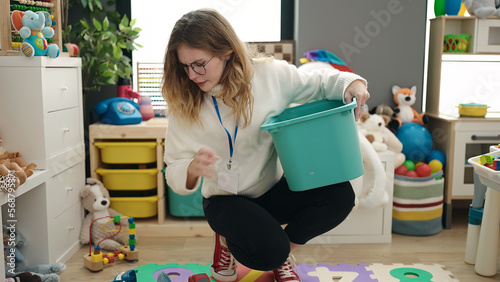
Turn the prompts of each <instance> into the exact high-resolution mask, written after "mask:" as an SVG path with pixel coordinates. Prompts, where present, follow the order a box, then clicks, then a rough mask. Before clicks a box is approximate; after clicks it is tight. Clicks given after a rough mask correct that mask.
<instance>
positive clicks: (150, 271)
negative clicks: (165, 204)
mask: <svg viewBox="0 0 500 282" xmlns="http://www.w3.org/2000/svg"><path fill="white" fill-rule="evenodd" d="M296 269H297V274H298V275H299V277H300V279H301V280H302V282H326V281H332V280H333V281H342V282H365V281H370V282H376V281H379V282H392V281H394V282H399V281H419V282H427V281H429V282H431V281H439V282H458V280H457V279H455V278H454V277H453V274H451V272H449V271H447V270H445V268H444V267H443V266H442V265H438V264H432V265H424V264H410V265H403V264H390V265H384V264H370V265H366V264H357V265H353V264H336V265H330V264H317V265H310V264H305V263H299V264H297V268H296ZM135 272H136V275H137V281H140V282H146V281H157V279H158V276H159V275H160V274H161V273H166V274H167V275H168V276H169V278H170V280H171V281H172V282H185V281H188V278H189V277H190V276H191V275H194V274H198V273H206V274H208V275H210V264H206V265H201V264H194V263H190V264H183V265H180V264H176V263H169V264H164V265H159V264H145V265H142V266H139V267H136V268H135ZM237 272H238V280H237V281H240V282H274V277H273V273H272V272H271V271H266V272H264V271H257V270H251V269H248V268H246V267H244V266H242V265H238V268H237ZM115 281H116V280H115ZM211 281H215V280H214V279H211Z"/></svg>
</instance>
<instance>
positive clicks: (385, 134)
mask: <svg viewBox="0 0 500 282" xmlns="http://www.w3.org/2000/svg"><path fill="white" fill-rule="evenodd" d="M389 121H390V118H389V117H387V116H384V115H377V114H370V113H369V112H364V113H361V114H360V116H359V120H358V129H359V131H360V132H361V134H363V136H365V137H366V139H367V140H368V141H369V142H370V143H371V145H372V146H373V148H374V149H375V151H376V152H384V151H387V150H390V151H392V152H394V153H395V154H396V158H395V165H396V164H397V165H398V166H399V165H401V164H403V162H404V161H405V160H406V157H405V155H404V154H403V153H402V151H403V144H402V143H401V141H399V139H398V138H397V137H396V135H395V134H394V133H393V132H392V131H391V130H390V129H389V128H388V127H387V126H386V125H387V123H388V122H389Z"/></svg>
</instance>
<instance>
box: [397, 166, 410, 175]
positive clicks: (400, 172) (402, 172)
mask: <svg viewBox="0 0 500 282" xmlns="http://www.w3.org/2000/svg"><path fill="white" fill-rule="evenodd" d="M407 172H408V168H407V167H406V166H404V165H400V166H398V167H397V168H396V169H395V170H394V173H395V174H397V175H405V174H406V173H407Z"/></svg>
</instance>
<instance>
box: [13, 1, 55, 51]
mask: <svg viewBox="0 0 500 282" xmlns="http://www.w3.org/2000/svg"><path fill="white" fill-rule="evenodd" d="M11 21H12V26H14V28H15V29H16V30H17V31H19V35H20V36H21V37H22V38H24V40H23V43H22V44H21V51H22V52H23V54H24V55H25V56H26V57H30V58H31V57H33V56H49V57H51V58H57V57H59V52H60V51H59V46H57V44H50V45H49V44H48V43H47V39H46V38H52V36H54V29H53V28H52V27H50V26H51V25H52V19H51V18H50V13H49V12H46V11H40V12H36V13H35V12H33V11H29V10H28V11H26V12H22V11H17V10H16V11H13V12H12V16H11Z"/></svg>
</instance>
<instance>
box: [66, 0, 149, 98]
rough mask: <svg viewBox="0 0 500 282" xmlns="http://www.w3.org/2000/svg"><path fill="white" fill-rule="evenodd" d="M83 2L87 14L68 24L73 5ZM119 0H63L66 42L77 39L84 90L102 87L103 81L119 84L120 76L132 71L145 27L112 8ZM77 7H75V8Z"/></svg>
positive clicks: (81, 5)
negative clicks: (139, 39)
mask: <svg viewBox="0 0 500 282" xmlns="http://www.w3.org/2000/svg"><path fill="white" fill-rule="evenodd" d="M75 5H80V7H81V8H83V9H81V10H82V11H83V13H84V14H83V17H82V18H81V19H80V21H79V22H77V23H76V24H74V25H70V24H68V12H69V7H70V6H72V7H73V8H74V6H75ZM114 5H115V1H109V2H108V6H107V7H108V8H107V9H106V8H104V7H103V5H102V3H101V1H100V0H73V1H70V0H63V1H62V9H63V12H62V13H63V19H62V20H63V21H62V29H63V37H64V42H66V43H68V42H71V43H75V44H76V45H77V46H78V47H79V49H80V51H79V56H80V57H81V58H82V87H83V91H84V93H85V92H88V91H100V89H101V86H103V85H113V84H117V83H118V80H119V79H120V78H122V79H129V78H130V77H131V75H132V65H131V61H132V60H131V58H130V54H131V52H132V51H133V50H137V49H138V48H141V47H142V46H141V45H140V44H138V43H137V42H135V40H136V39H137V38H138V37H139V33H140V31H141V29H140V28H139V27H134V25H135V20H129V18H128V17H127V15H123V16H121V15H120V13H118V12H117V11H111V9H109V7H114ZM74 10H75V9H72V12H73V11H74Z"/></svg>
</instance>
